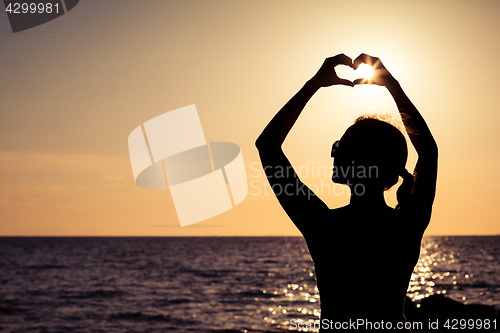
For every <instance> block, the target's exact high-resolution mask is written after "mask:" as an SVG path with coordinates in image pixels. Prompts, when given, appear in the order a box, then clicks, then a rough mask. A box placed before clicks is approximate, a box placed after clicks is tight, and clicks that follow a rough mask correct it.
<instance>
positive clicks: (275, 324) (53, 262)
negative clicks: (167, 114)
mask: <svg viewBox="0 0 500 333" xmlns="http://www.w3.org/2000/svg"><path fill="white" fill-rule="evenodd" d="M379 255H380V257H381V258H382V257H383V259H384V260H391V255H390V254H388V253H380V254H379ZM499 259H500V236H452V237H444V236H439V237H438V236H428V237H425V238H424V239H423V241H422V248H421V255H420V260H419V262H418V264H417V265H416V266H415V271H414V273H413V276H412V279H411V283H410V285H409V288H408V296H409V297H410V298H411V299H412V300H413V301H414V303H415V304H416V305H417V306H418V305H419V303H420V302H421V301H422V300H423V299H425V298H426V297H429V296H430V295H433V294H444V295H445V296H446V297H448V298H450V299H453V300H455V301H459V302H461V303H465V304H484V305H489V306H492V307H495V309H496V310H500V260H499ZM394 264H395V265H396V264H397V262H395V263H394ZM371 274H373V275H375V274H380V272H375V271H374V272H367V281H368V284H369V281H370V275H371ZM339 287H340V286H339ZM382 297H384V290H382V289H380V288H379V287H378V286H377V285H373V286H370V285H368V287H367V292H366V299H365V300H363V306H376V303H377V299H379V298H382ZM319 314H320V310H319V295H318V290H317V288H316V282H315V275H314V268H313V263H312V261H311V257H310V255H309V252H308V250H307V247H306V244H305V242H304V240H303V238H302V237H2V238H0V331H1V332H13V333H14V332H15V333H22V332H73V333H74V332H96V333H97V332H103V333H104V332H106V333H113V332H120V333H121V332H141V333H146V332H214V333H215V332H217V333H219V332H290V331H292V332H293V331H313V332H317V329H312V330H305V329H298V328H291V326H290V322H291V321H292V320H299V321H300V320H302V322H307V321H311V320H317V319H319Z"/></svg>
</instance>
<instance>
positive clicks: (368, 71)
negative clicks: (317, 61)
mask: <svg viewBox="0 0 500 333" xmlns="http://www.w3.org/2000/svg"><path fill="white" fill-rule="evenodd" d="M335 72H336V73H337V76H338V77H339V78H341V79H346V80H349V81H351V82H353V81H354V80H356V79H371V77H372V76H373V74H374V73H375V71H374V69H373V67H371V66H370V65H367V64H360V65H359V67H358V69H356V70H354V69H352V68H351V67H349V66H345V65H339V66H337V67H335Z"/></svg>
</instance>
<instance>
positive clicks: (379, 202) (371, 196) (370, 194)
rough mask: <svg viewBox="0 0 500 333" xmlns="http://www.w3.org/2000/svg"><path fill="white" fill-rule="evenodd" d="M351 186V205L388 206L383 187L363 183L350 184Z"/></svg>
mask: <svg viewBox="0 0 500 333" xmlns="http://www.w3.org/2000/svg"><path fill="white" fill-rule="evenodd" d="M349 188H350V189H351V201H350V203H349V206H352V207H365V208H368V207H384V208H385V207H387V203H386V202H385V198H384V190H383V189H380V188H373V187H368V186H366V185H363V184H357V185H355V186H349Z"/></svg>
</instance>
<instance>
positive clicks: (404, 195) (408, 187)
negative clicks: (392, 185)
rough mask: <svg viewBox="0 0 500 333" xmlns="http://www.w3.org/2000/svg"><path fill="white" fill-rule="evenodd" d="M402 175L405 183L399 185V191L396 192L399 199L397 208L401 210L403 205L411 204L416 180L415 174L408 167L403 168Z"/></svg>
mask: <svg viewBox="0 0 500 333" xmlns="http://www.w3.org/2000/svg"><path fill="white" fill-rule="evenodd" d="M400 176H401V177H403V184H401V185H400V186H399V188H398V191H397V192H396V197H397V199H398V204H397V206H396V210H399V209H401V207H404V206H407V205H409V204H410V202H411V194H412V191H413V183H414V182H415V179H414V178H413V175H412V174H411V173H409V172H408V170H406V169H403V171H402V173H401V175H400Z"/></svg>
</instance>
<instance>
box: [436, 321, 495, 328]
mask: <svg viewBox="0 0 500 333" xmlns="http://www.w3.org/2000/svg"><path fill="white" fill-rule="evenodd" d="M443 327H444V328H446V329H449V330H465V329H469V330H480V329H485V330H490V329H491V330H496V329H497V320H496V319H493V320H491V319H447V320H446V322H445V323H444V325H443Z"/></svg>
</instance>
